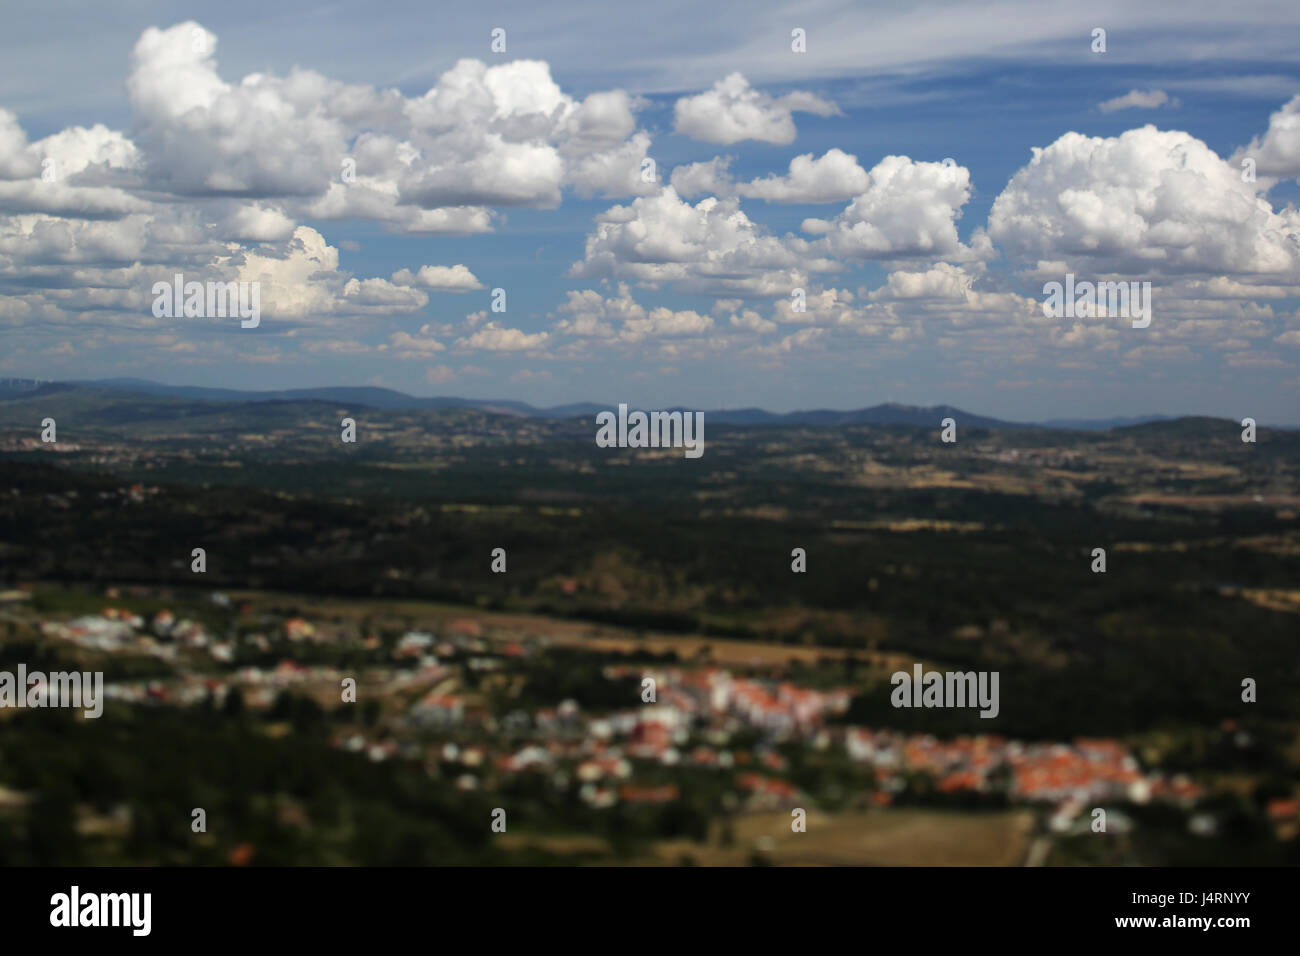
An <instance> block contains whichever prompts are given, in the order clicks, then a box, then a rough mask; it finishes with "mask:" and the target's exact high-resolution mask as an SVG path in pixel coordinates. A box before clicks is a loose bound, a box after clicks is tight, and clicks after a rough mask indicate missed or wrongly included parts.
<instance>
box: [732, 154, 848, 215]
mask: <svg viewBox="0 0 1300 956" xmlns="http://www.w3.org/2000/svg"><path fill="white" fill-rule="evenodd" d="M870 186H871V180H870V177H868V175H867V171H866V170H865V169H863V168H862V167H861V166H859V165H858V158H857V157H856V156H851V155H849V154H848V153H846V152H844V151H843V150H841V149H829V150H827V151H826V155H824V156H822V157H821V158H820V159H814V158H813V154H812V153H805V154H804V155H803V156H796V157H795V158H794V159H792V160H790V171H789V173H787V174H786V175H785V176H768V177H767V178H766V179H755V180H754V181H753V182H750V183H747V184H743V185H740V186H738V187H736V192H737V193H739V194H740V195H741V196H750V197H753V198H755V199H766V200H768V201H770V202H782V203H823V202H844V201H845V200H847V199H851V198H853V197H854V196H857V195H858V194H860V193H865V192H866V191H867V190H868V189H869V188H870Z"/></svg>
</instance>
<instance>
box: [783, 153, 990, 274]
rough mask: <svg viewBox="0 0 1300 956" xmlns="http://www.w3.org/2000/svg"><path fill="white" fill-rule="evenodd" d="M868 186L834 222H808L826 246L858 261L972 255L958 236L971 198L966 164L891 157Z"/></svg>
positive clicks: (872, 173) (808, 229)
mask: <svg viewBox="0 0 1300 956" xmlns="http://www.w3.org/2000/svg"><path fill="white" fill-rule="evenodd" d="M866 177H867V185H866V188H865V189H864V190H863V191H862V192H861V193H860V194H859V195H857V196H856V197H854V199H853V201H852V202H851V203H849V205H848V207H847V208H845V210H844V211H843V212H842V213H840V215H839V216H837V217H836V218H835V219H833V220H829V221H827V220H821V219H806V220H804V223H803V226H802V228H803V230H804V231H805V232H808V233H811V234H813V235H822V236H824V237H825V238H824V239H822V240H821V241H820V242H819V246H820V247H824V248H826V249H827V250H829V251H831V252H833V253H834V254H835V255H839V256H844V257H847V258H857V259H891V258H900V257H912V256H926V257H930V258H934V257H938V256H945V257H951V256H962V257H968V256H970V255H971V252H970V250H968V249H966V248H965V247H964V246H962V244H961V242H960V240H959V239H958V237H957V219H958V218H959V217H960V215H961V207H962V206H964V205H965V204H966V201H967V200H968V199H969V198H970V171H969V170H968V169H966V167H964V166H957V165H951V166H950V165H946V164H944V163H928V162H913V161H912V160H911V159H909V158H908V157H906V156H886V157H885V158H884V159H882V160H881V161H880V162H879V163H877V164H876V165H875V166H874V167H873V168H872V169H871V171H870V172H869V173H867V174H866Z"/></svg>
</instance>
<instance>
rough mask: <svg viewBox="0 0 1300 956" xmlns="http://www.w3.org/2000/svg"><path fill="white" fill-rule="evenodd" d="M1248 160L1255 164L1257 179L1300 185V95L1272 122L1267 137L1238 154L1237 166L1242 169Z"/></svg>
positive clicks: (1258, 137) (1266, 132) (1272, 116)
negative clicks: (1291, 181)
mask: <svg viewBox="0 0 1300 956" xmlns="http://www.w3.org/2000/svg"><path fill="white" fill-rule="evenodd" d="M1246 157H1250V158H1252V159H1254V160H1255V173H1256V175H1257V176H1260V177H1265V178H1267V177H1276V178H1278V179H1295V180H1296V181H1297V182H1300V94H1297V95H1296V96H1294V97H1292V98H1291V100H1290V101H1288V102H1287V103H1286V105H1284V106H1283V107H1282V108H1281V109H1279V110H1277V111H1276V112H1275V113H1273V114H1272V115H1271V116H1270V117H1269V118H1268V129H1267V130H1266V131H1265V132H1264V135H1263V136H1256V137H1254V138H1253V139H1251V141H1250V145H1249V146H1244V147H1242V148H1241V149H1239V150H1237V152H1236V153H1235V154H1234V155H1233V157H1232V163H1233V165H1234V166H1236V167H1237V168H1238V169H1240V168H1241V160H1243V159H1245V158H1246Z"/></svg>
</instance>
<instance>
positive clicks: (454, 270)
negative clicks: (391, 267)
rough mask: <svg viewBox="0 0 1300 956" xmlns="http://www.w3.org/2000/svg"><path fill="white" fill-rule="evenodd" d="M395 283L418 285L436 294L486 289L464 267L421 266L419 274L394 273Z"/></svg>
mask: <svg viewBox="0 0 1300 956" xmlns="http://www.w3.org/2000/svg"><path fill="white" fill-rule="evenodd" d="M393 282H394V283H396V284H397V285H407V286H416V285H418V286H421V287H422V288H425V289H432V290H434V291H435V292H472V291H474V290H476V289H482V288H483V287H484V286H483V283H481V282H479V281H478V279H477V278H475V276H474V273H472V272H470V271H469V269H468V268H467V267H466V266H463V265H454V266H420V270H419V272H412V271H411V270H410V269H398V270H397V271H396V272H394V273H393Z"/></svg>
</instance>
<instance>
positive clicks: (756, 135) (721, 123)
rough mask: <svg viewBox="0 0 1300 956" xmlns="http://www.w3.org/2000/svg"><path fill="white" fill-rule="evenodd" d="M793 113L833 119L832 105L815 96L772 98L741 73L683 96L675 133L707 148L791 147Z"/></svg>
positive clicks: (677, 109) (676, 109) (675, 111)
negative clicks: (750, 144)
mask: <svg viewBox="0 0 1300 956" xmlns="http://www.w3.org/2000/svg"><path fill="white" fill-rule="evenodd" d="M795 112H801V113H812V114H814V115H817V116H834V115H836V114H837V113H838V112H839V110H838V108H837V107H836V106H835V104H834V103H832V102H830V101H829V100H825V99H822V98H821V97H819V96H816V95H814V94H812V93H805V92H795V93H790V94H787V95H786V96H782V97H776V98H774V97H772V96H769V95H768V94H766V93H762V92H760V91H758V90H755V89H753V88H752V87H751V86H750V85H749V81H748V80H746V79H745V77H744V76H743V75H741V74H740V73H731V74H729V75H728V76H726V77H725V78H723V79H721V80H718V82H717V83H715V84H714V85H713V89H711V90H708V91H706V92H704V93H700V94H698V95H696V96H683V97H682V98H681V99H679V100H678V101H677V103H676V104H675V105H674V107H673V117H674V128H675V130H676V132H678V133H681V134H683V135H685V136H690V137H691V138H692V139H698V140H701V141H702V142H705V143H722V144H724V145H729V144H731V143H739V142H740V141H741V140H746V139H752V140H758V141H759V142H763V143H778V144H786V143H793V142H794V137H795V127H794V116H793V114H794V113H795Z"/></svg>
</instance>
